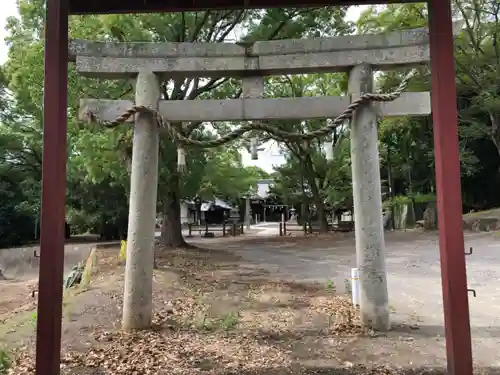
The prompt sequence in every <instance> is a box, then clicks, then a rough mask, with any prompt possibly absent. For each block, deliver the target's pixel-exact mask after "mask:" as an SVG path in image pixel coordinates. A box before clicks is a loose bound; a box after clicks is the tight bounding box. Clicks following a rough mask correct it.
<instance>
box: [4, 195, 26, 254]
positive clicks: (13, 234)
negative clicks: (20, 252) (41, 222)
mask: <svg viewBox="0 0 500 375" xmlns="http://www.w3.org/2000/svg"><path fill="white" fill-rule="evenodd" d="M34 238H35V222H34V220H33V217H31V216H30V215H26V214H25V213H23V212H19V211H18V210H17V209H16V207H15V206H13V205H10V204H6V205H3V206H2V207H0V247H12V246H19V245H21V244H23V243H24V242H27V241H32V240H34Z"/></svg>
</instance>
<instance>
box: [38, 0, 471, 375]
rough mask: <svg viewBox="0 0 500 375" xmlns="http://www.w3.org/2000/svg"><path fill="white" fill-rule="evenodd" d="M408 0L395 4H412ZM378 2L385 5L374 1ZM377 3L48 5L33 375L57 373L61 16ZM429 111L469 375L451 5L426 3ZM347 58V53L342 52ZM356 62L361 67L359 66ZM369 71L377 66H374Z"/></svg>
mask: <svg viewBox="0 0 500 375" xmlns="http://www.w3.org/2000/svg"><path fill="white" fill-rule="evenodd" d="M411 1H413V0H404V1H403V0H402V2H411ZM379 2H380V3H388V2H391V3H392V1H389V0H380V1H379ZM371 3H377V1H376V0H316V1H311V0H304V1H302V2H300V3H297V2H294V1H291V0H245V1H243V2H238V1H234V0H220V1H217V2H215V3H214V2H212V1H207V0H193V1H189V2H184V3H183V2H177V1H166V0H148V1H144V0H108V1H94V0H47V2H46V10H47V17H46V28H45V33H46V37H45V43H46V46H45V84H44V87H45V95H44V153H43V179H42V211H41V239H40V247H41V257H40V278H39V295H38V299H39V303H38V319H37V342H36V344H37V356H36V374H37V375H57V374H59V373H60V347H61V346H60V341H61V340H60V339H61V315H62V288H61V285H62V279H63V261H64V207H65V192H66V190H65V181H66V176H65V174H66V160H67V154H66V152H67V151H66V137H67V79H68V69H67V61H68V47H67V46H68V15H70V14H99V13H101V14H102V13H127V12H128V13H134V12H160V11H161V12H168V11H193V10H212V9H235V8H262V7H264V8H266V7H280V8H282V7H296V6H315V7H317V6H331V5H362V4H365V5H366V4H371ZM428 5H429V7H428V10H429V39H430V55H431V58H432V60H431V67H432V107H433V119H434V146H435V158H436V186H437V189H436V191H437V198H438V214H439V236H440V255H441V273H442V287H443V306H444V317H445V333H446V349H447V358H448V373H449V374H453V375H471V374H472V354H471V337H470V322H469V308H468V296H467V280H466V270H465V255H464V239H463V230H462V212H461V192H460V168H459V167H460V165H459V153H458V131H457V108H456V88H455V73H454V56H453V50H454V47H453V33H452V17H451V0H428ZM346 53H348V52H346ZM360 63H362V61H361V62H360ZM375 65H376V64H375Z"/></svg>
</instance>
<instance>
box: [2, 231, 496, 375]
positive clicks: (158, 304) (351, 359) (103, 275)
mask: <svg viewBox="0 0 500 375" xmlns="http://www.w3.org/2000/svg"><path fill="white" fill-rule="evenodd" d="M262 231H265V235H261V236H259V235H254V236H253V237H252V238H243V237H240V238H229V239H201V238H199V239H196V238H195V239H193V240H192V241H193V243H194V244H195V245H197V246H199V247H203V248H204V249H200V250H188V251H184V250H176V251H170V252H164V251H161V249H159V251H158V255H159V259H158V265H159V269H157V270H156V271H155V277H154V311H155V317H154V323H155V325H154V329H152V330H150V331H147V332H143V333H136V334H124V333H120V332H119V322H120V318H121V301H122V288H123V266H122V265H120V264H119V262H118V259H117V255H118V249H116V248H112V249H102V250H98V256H97V259H98V261H97V265H96V267H95V269H94V276H93V279H92V282H91V284H90V286H88V287H84V288H78V289H75V290H74V291H73V292H71V293H68V294H67V295H66V297H65V302H64V317H63V345H62V347H63V356H64V359H63V371H64V373H65V374H74V375H86V374H117V375H118V374H135V373H137V374H183V375H184V374H185V375H191V374H207V375H210V374H224V375H229V374H243V375H267V374H269V375H278V374H279V375H282V374H283V375H285V374H351V373H352V374H395V373H444V370H443V367H444V366H445V364H446V361H445V353H444V339H443V335H442V307H441V289H440V288H441V285H440V279H439V253H438V250H437V238H436V236H435V234H426V233H420V232H405V233H404V232H399V233H387V235H386V241H387V249H388V258H387V261H388V270H389V292H390V300H391V312H392V315H393V323H394V324H393V330H392V331H391V332H389V333H387V334H381V333H375V332H370V331H366V330H364V329H363V328H362V327H361V326H360V325H359V324H358V322H357V318H356V311H355V310H354V309H353V308H352V307H351V304H350V303H349V299H348V298H346V297H345V296H344V286H345V279H346V278H347V277H348V275H349V272H350V268H351V267H353V266H354V259H355V254H354V241H353V235H352V234H337V235H332V236H326V237H315V236H313V237H310V238H307V239H306V238H302V237H289V238H277V237H275V236H273V237H269V236H270V235H271V234H272V232H273V227H272V225H269V226H265V225H264V226H262ZM498 238H500V237H497V235H496V234H494V233H489V234H480V235H478V234H475V235H470V236H467V238H466V244H467V246H474V250H475V252H474V254H473V255H471V256H470V257H468V262H469V263H468V264H469V267H468V268H469V269H468V272H469V280H470V287H474V288H476V289H477V292H478V297H477V298H476V299H472V298H471V301H470V306H471V324H472V332H473V337H474V350H475V361H476V363H477V365H478V367H480V368H481V369H480V373H483V374H486V373H490V374H496V373H500V371H498V367H499V365H500V352H498V350H497V349H495V348H496V346H497V345H498V343H499V342H498V319H500V318H499V316H500V314H499V312H500V311H498V309H500V304H498V302H497V300H498V289H499V287H497V285H496V282H497V280H498V276H499V272H500V266H499V265H500V262H499V261H500V253H499V252H498V250H499V249H500V243H498ZM29 283H30V282H29V281H27V280H24V281H23V282H22V283H21V282H17V283H16V282H13V281H10V282H7V283H6V282H0V295H2V301H3V299H4V296H5V295H6V293H7V294H9V295H15V294H16V293H18V294H19V295H25V292H26V290H28V289H29V288H30V284H29ZM11 307H12V306H11ZM34 307H35V300H28V302H27V303H26V304H25V305H21V306H17V309H21V310H22V311H21V312H19V311H17V312H13V310H10V312H8V311H7V308H6V307H5V306H4V307H3V308H2V307H1V306H0V314H1V315H0V316H1V317H2V319H3V320H0V322H1V323H2V324H1V325H0V338H1V339H0V340H2V341H3V343H4V344H5V345H7V346H8V347H10V348H12V347H14V346H18V345H19V344H21V345H23V346H25V347H26V348H27V349H22V350H20V351H19V352H18V354H17V355H18V356H19V358H20V361H19V363H18V366H17V367H16V368H15V369H14V371H13V372H12V374H29V373H32V367H31V366H32V351H33V344H32V342H33V336H34V329H35V325H36V314H35V315H34V313H33V311H34V310H33V309H34ZM14 310H15V309H14Z"/></svg>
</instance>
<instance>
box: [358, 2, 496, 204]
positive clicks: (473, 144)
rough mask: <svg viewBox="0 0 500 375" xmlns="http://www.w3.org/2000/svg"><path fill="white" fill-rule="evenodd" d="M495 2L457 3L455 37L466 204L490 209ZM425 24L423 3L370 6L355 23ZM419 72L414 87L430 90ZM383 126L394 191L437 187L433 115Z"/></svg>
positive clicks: (385, 84)
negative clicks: (486, 181)
mask: <svg viewBox="0 0 500 375" xmlns="http://www.w3.org/2000/svg"><path fill="white" fill-rule="evenodd" d="M497 3H498V2H496V1H486V0H484V1H483V0H474V1H472V0H454V2H453V5H454V8H453V11H454V16H455V18H461V19H463V20H464V23H465V26H464V28H463V30H462V31H461V33H460V34H459V36H458V38H457V40H456V47H457V49H456V52H455V54H456V70H457V93H458V97H457V105H458V107H459V141H460V161H461V171H462V181H463V188H464V193H463V195H464V205H465V207H466V208H467V207H469V208H470V207H474V208H476V209H477V208H478V207H479V206H478V205H480V206H481V207H483V208H486V207H487V206H488V205H495V204H499V203H500V201H499V200H498V199H497V198H496V197H495V195H494V194H493V191H494V190H495V189H498V187H499V186H500V185H498V184H500V179H499V177H498V166H499V163H500V157H499V154H498V138H497V137H498V133H497V132H498V113H499V111H498V110H499V108H500V107H499V106H498V105H499V103H500V102H499V100H498V98H499V93H500V92H499V91H498V87H499V81H498V76H499V74H498V72H499V71H500V70H499V66H500V64H499V60H498V58H497V56H499V54H498V52H499V48H500V47H498V44H497V39H498V35H499V30H500V29H499V24H498V11H499V7H500V5H499V4H497ZM426 23H427V8H426V5H425V4H404V5H388V6H378V7H370V8H369V9H367V10H366V11H365V12H364V13H363V14H362V15H361V17H360V19H359V21H358V23H357V26H358V30H359V31H360V32H362V33H368V32H370V33H383V32H388V31H395V30H401V29H411V28H416V27H422V26H425V25H426ZM420 73H421V75H420V76H419V77H417V78H416V79H415V80H413V81H412V84H411V85H412V87H410V90H430V74H429V73H430V72H429V70H428V68H422V69H420ZM400 77H401V74H400V73H398V72H392V73H388V74H384V75H382V77H381V78H380V79H379V82H378V83H379V86H381V87H382V88H385V89H390V88H391V87H394V86H395V85H396V84H397V83H396V82H397V81H399V80H400ZM380 130H381V141H382V147H381V152H382V162H383V164H384V165H385V166H386V168H387V156H388V155H389V153H388V151H389V150H391V155H392V159H393V160H392V161H391V164H392V168H393V169H394V170H393V172H394V173H395V176H394V177H395V188H396V191H397V192H398V193H400V194H404V193H406V192H411V191H414V192H424V193H425V192H429V191H433V189H434V173H433V166H434V163H433V150H432V147H431V146H432V119H430V118H420V119H415V118H413V119H409V118H398V119H384V120H383V123H382V125H381V127H380ZM391 134H392V135H391ZM396 134H397V135H396ZM493 150H495V152H496V155H494V152H493ZM426 170H427V171H426ZM405 175H406V177H404V176H405ZM410 175H411V177H410ZM486 176H488V177H487V178H488V179H489V180H490V181H492V183H491V184H488V186H485V185H484V184H482V183H481V181H484V179H485V178H486ZM486 202H489V203H486ZM495 202H496V203H495Z"/></svg>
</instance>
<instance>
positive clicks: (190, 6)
mask: <svg viewBox="0 0 500 375" xmlns="http://www.w3.org/2000/svg"><path fill="white" fill-rule="evenodd" d="M409 2H419V0H397V1H394V0H300V5H299V4H297V1H296V0H69V8H70V10H69V11H70V14H104V13H148V12H179V11H197V10H215V9H242V8H288V7H290V8H292V7H298V6H303V7H316V6H336V5H337V6H338V5H370V4H387V3H409Z"/></svg>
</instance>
